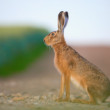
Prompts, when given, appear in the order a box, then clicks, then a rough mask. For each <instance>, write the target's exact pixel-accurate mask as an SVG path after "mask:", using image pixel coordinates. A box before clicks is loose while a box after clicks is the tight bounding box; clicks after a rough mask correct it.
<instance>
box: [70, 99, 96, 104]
mask: <svg viewBox="0 0 110 110" xmlns="http://www.w3.org/2000/svg"><path fill="white" fill-rule="evenodd" d="M71 102H73V103H81V104H92V105H96V102H93V101H87V100H83V99H74V100H71Z"/></svg>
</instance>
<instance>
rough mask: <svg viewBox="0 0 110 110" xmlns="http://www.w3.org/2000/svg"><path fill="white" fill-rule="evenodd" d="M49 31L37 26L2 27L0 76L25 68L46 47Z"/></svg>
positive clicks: (0, 28)
mask: <svg viewBox="0 0 110 110" xmlns="http://www.w3.org/2000/svg"><path fill="white" fill-rule="evenodd" d="M47 34H48V31H47V30H45V29H43V28H35V27H0V77H7V76H9V75H11V74H14V73H17V72H18V71H21V70H23V69H25V68H26V67H28V66H29V64H31V62H33V61H34V60H35V59H36V58H39V56H41V54H42V53H43V52H44V51H45V49H46V47H45V45H44V43H43V38H44V37H45V36H46V35H47Z"/></svg>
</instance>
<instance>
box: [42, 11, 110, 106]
mask: <svg viewBox="0 0 110 110" xmlns="http://www.w3.org/2000/svg"><path fill="white" fill-rule="evenodd" d="M67 22H68V12H63V11H61V12H60V13H59V15H58V30H57V31H54V32H51V33H50V34H49V35H47V36H46V37H45V38H44V42H45V43H46V44H47V45H48V46H51V47H52V48H53V49H54V52H55V58H54V63H55V66H56V68H57V69H58V70H59V71H60V73H61V88H60V94H59V98H58V101H64V100H65V101H72V100H70V80H71V81H72V82H76V83H77V84H79V85H80V87H82V88H83V89H84V90H85V91H86V92H87V93H88V96H89V98H90V100H89V101H86V100H81V99H75V100H73V101H72V102H78V103H86V104H97V103H99V102H104V101H105V99H106V98H107V97H109V96H110V80H109V79H108V78H107V77H106V76H105V74H104V73H103V72H102V71H101V70H100V69H98V68H97V67H96V66H95V65H93V64H92V63H90V62H89V61H88V60H86V59H85V58H83V57H82V56H81V55H79V53H78V52H76V51H75V50H74V49H72V48H71V47H70V46H68V45H67V44H66V42H65V39H64V29H65V27H66V25H67ZM64 89H65V90H66V98H65V99H63V93H64Z"/></svg>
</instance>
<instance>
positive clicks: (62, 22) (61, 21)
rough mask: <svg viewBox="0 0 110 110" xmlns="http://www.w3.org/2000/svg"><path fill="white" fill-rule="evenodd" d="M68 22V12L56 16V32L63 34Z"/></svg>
mask: <svg viewBox="0 0 110 110" xmlns="http://www.w3.org/2000/svg"><path fill="white" fill-rule="evenodd" d="M67 22H68V12H63V11H61V12H60V13H59V15H58V30H59V31H61V32H64V28H65V27H66V25H67Z"/></svg>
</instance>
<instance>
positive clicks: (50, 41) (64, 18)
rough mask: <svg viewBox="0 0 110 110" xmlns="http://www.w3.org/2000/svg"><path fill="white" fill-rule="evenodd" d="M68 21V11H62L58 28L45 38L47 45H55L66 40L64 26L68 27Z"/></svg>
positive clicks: (59, 15)
mask: <svg viewBox="0 0 110 110" xmlns="http://www.w3.org/2000/svg"><path fill="white" fill-rule="evenodd" d="M67 22H68V12H63V11H61V12H60V13H59V14H58V30H57V31H54V32H51V33H50V34H48V35H47V36H46V37H45V38H44V42H45V43H46V44H47V45H51V46H52V45H55V44H58V43H61V42H65V40H64V28H65V27H66V25H67Z"/></svg>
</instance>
